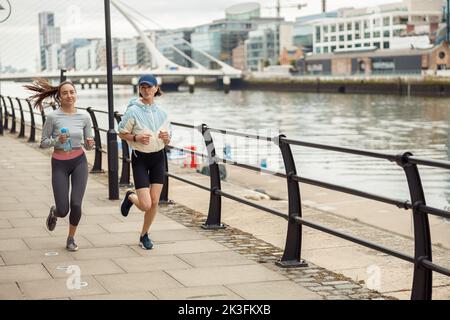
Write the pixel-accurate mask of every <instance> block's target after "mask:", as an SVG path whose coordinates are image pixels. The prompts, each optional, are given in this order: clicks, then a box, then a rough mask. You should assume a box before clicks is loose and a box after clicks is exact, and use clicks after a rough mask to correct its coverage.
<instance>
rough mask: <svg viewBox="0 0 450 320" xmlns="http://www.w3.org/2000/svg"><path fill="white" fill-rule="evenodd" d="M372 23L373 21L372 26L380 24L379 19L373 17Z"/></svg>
mask: <svg viewBox="0 0 450 320" xmlns="http://www.w3.org/2000/svg"><path fill="white" fill-rule="evenodd" d="M372 23H373V26H374V27H379V26H380V19H373V21H372Z"/></svg>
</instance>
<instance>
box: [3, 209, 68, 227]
mask: <svg viewBox="0 0 450 320" xmlns="http://www.w3.org/2000/svg"><path fill="white" fill-rule="evenodd" d="M47 214H48V212H47ZM46 219H47V216H45V217H39V218H14V219H9V222H10V223H11V225H12V226H13V227H14V228H27V227H45V221H46ZM58 225H67V222H66V221H65V220H64V219H59V221H58Z"/></svg>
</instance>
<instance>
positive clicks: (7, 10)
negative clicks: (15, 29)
mask: <svg viewBox="0 0 450 320" xmlns="http://www.w3.org/2000/svg"><path fill="white" fill-rule="evenodd" d="M5 1H6V5H7V6H2V5H1V4H0V23H3V22H5V21H6V20H8V18H9V17H10V15H11V4H10V3H9V0H5ZM1 71H2V64H1V61H0V73H1ZM1 85H2V83H1V81H0V95H1V94H2V88H1ZM5 108H6V106H5ZM0 112H3V107H2V99H0ZM1 134H3V129H2V133H1Z"/></svg>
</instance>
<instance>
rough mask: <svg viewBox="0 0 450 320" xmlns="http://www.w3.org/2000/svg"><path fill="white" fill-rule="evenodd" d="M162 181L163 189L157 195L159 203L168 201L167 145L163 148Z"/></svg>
mask: <svg viewBox="0 0 450 320" xmlns="http://www.w3.org/2000/svg"><path fill="white" fill-rule="evenodd" d="M164 171H165V172H164V183H163V189H162V191H161V195H160V197H159V203H160V204H166V203H170V202H171V201H170V200H169V176H168V175H167V173H168V172H169V160H168V159H167V147H165V148H164Z"/></svg>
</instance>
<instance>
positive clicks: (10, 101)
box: [8, 96, 17, 133]
mask: <svg viewBox="0 0 450 320" xmlns="http://www.w3.org/2000/svg"><path fill="white" fill-rule="evenodd" d="M8 100H9V105H10V106H11V117H12V119H11V130H9V133H16V132H17V131H16V111H15V110H14V104H13V102H12V98H11V97H9V96H8Z"/></svg>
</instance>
